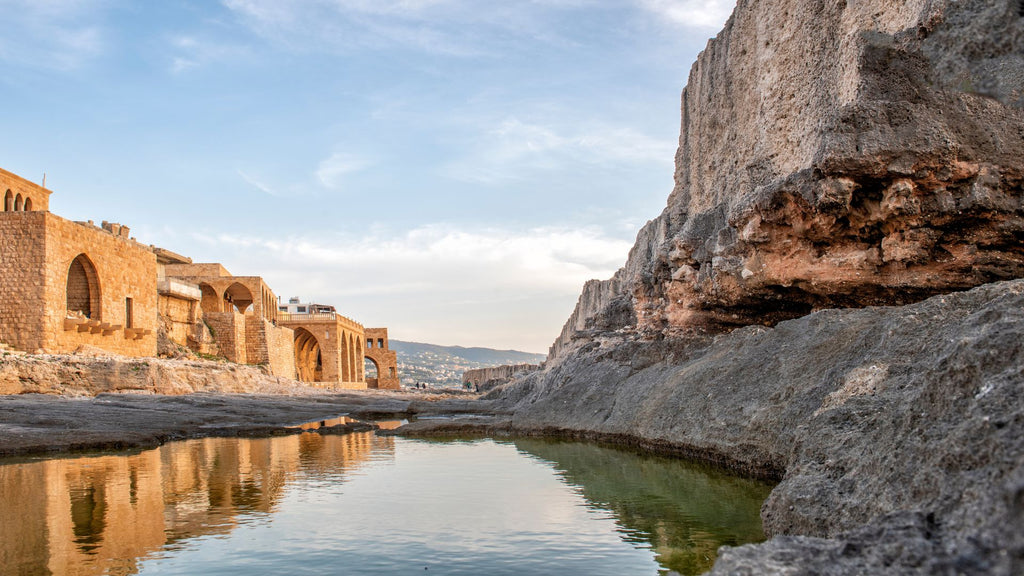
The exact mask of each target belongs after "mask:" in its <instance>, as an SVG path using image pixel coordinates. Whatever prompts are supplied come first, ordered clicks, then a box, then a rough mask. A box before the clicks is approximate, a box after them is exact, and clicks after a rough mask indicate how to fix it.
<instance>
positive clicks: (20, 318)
mask: <svg viewBox="0 0 1024 576" xmlns="http://www.w3.org/2000/svg"><path fill="white" fill-rule="evenodd" d="M44 218H45V215H44V214H43V213H42V212H3V213H0V281H2V282H0V343H4V344H9V345H11V346H14V347H15V348H18V349H21V350H26V351H28V352H34V351H36V350H38V349H41V348H42V347H43V344H44V336H43V334H44V331H45V329H46V326H45V325H44V323H43V321H42V317H43V310H42V303H43V302H44V301H45V299H46V295H45V294H46V286H45V284H44V280H45V269H46V248H45V241H44V240H43V235H42V231H43V229H44V227H45V224H44ZM64 309H65V306H64V305H63V304H62V305H61V308H60V310H61V311H63V310H64Z"/></svg>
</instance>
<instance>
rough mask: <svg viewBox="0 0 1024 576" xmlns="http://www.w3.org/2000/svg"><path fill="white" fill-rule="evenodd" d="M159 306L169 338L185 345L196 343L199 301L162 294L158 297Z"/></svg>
mask: <svg viewBox="0 0 1024 576" xmlns="http://www.w3.org/2000/svg"><path fill="white" fill-rule="evenodd" d="M157 308H158V313H159V315H160V319H161V320H162V321H163V324H164V329H165V330H166V331H167V336H168V338H170V339H171V340H173V341H174V342H175V343H177V344H179V345H181V346H185V347H189V345H190V344H194V343H195V341H196V335H195V330H196V322H197V321H199V318H198V316H199V314H198V311H199V303H198V302H196V301H195V300H186V299H184V298H177V297H175V296H165V295H162V294H161V295H159V296H158V298H157Z"/></svg>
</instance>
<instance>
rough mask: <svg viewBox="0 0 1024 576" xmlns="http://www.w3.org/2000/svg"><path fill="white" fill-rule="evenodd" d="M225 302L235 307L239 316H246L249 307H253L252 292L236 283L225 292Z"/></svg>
mask: <svg viewBox="0 0 1024 576" xmlns="http://www.w3.org/2000/svg"><path fill="white" fill-rule="evenodd" d="M224 300H226V301H227V302H229V303H230V304H231V305H232V306H234V307H235V308H236V309H237V310H238V313H239V314H245V311H246V310H248V309H249V306H252V302H253V299H252V292H250V291H249V289H248V288H246V287H245V286H243V285H242V284H239V283H238V282H235V283H234V284H232V285H231V286H228V289H227V290H225V291H224Z"/></svg>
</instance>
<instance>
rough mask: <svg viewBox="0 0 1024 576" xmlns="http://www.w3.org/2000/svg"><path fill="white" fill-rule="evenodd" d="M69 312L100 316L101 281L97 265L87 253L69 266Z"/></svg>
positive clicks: (80, 255) (96, 318) (90, 316)
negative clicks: (97, 272)
mask: <svg viewBox="0 0 1024 576" xmlns="http://www.w3.org/2000/svg"><path fill="white" fill-rule="evenodd" d="M65 293H66V295H67V305H68V312H70V313H79V314H82V315H83V316H85V317H86V318H91V319H93V320H99V318H100V301H101V300H100V281H99V275H98V274H96V266H95V265H93V263H92V260H90V259H89V257H88V256H86V255H85V254H79V255H78V256H76V257H75V259H74V260H72V261H71V265H70V266H68V280H67V285H66V289H65Z"/></svg>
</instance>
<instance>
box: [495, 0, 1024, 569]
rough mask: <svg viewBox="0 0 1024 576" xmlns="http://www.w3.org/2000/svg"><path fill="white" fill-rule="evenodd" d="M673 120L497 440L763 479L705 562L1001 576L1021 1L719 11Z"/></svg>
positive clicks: (509, 395) (1019, 508) (1015, 396)
mask: <svg viewBox="0 0 1024 576" xmlns="http://www.w3.org/2000/svg"><path fill="white" fill-rule="evenodd" d="M681 128H682V129H681V137H680V145H679V150H678V153H677V156H676V174H675V188H674V190H673V191H672V193H671V195H670V196H669V199H668V205H667V207H666V208H665V210H664V212H663V213H662V214H661V215H660V216H659V217H658V218H656V219H654V220H652V221H651V222H649V223H648V224H647V225H646V226H645V227H644V228H643V230H641V232H640V233H639V235H638V238H637V243H636V246H635V247H634V248H633V250H632V251H631V253H630V255H629V258H628V260H627V262H626V264H625V266H624V267H623V268H622V269H621V270H619V271H618V272H617V273H616V274H615V276H614V277H613V278H612V279H610V280H607V281H593V282H590V283H588V284H587V286H586V287H585V288H584V292H583V295H582V296H581V298H580V301H579V304H578V306H577V308H576V310H575V312H574V313H573V315H572V317H571V318H570V319H569V322H568V323H567V324H566V326H565V328H564V330H563V332H562V334H561V335H560V336H559V338H558V340H557V341H556V342H555V344H554V345H553V346H552V349H551V353H550V355H549V358H548V362H547V364H546V367H545V370H544V371H542V372H538V373H535V374H532V375H530V376H527V377H526V378H524V379H521V380H519V381H517V382H514V383H512V384H511V385H509V386H507V387H505V388H504V389H503V390H501V391H500V392H498V393H494V394H492V395H491V397H492V398H495V399H496V400H497V401H498V402H499V403H500V405H501V406H504V407H506V408H507V409H509V410H512V411H513V413H514V416H513V417H512V420H511V423H510V424H509V425H510V426H511V429H513V430H517V431H534V432H536V431H546V432H557V433H568V434H584V435H586V434H598V435H602V436H605V437H613V438H619V439H621V440H623V441H630V442H636V443H640V444H645V445H650V446H661V447H666V448H671V449H674V450H677V451H681V452H683V453H686V454H689V455H691V456H695V457H698V458H702V459H705V460H712V461H716V462H719V463H722V464H725V465H728V466H731V467H733V468H736V469H740V470H745V471H747V472H749V473H754V474H760V475H765V476H769V477H775V478H779V479H781V482H782V483H781V484H780V485H779V487H778V488H777V489H776V490H775V491H774V492H773V493H772V496H771V497H770V498H769V500H768V502H767V503H766V504H765V507H764V509H763V512H762V516H763V519H764V522H765V527H766V529H767V531H768V532H769V533H770V534H772V535H773V536H774V538H773V539H772V540H771V541H769V542H768V543H767V544H764V545H760V546H754V547H744V548H740V549H737V550H733V551H728V552H726V553H725V554H724V555H723V556H722V558H721V560H720V561H719V563H718V564H717V565H716V568H715V571H716V573H722V574H726V573H747V574H756V573H814V574H818V573H834V574H861V573H949V574H962V573H968V574H971V573H974V574H987V573H998V574H1012V573H1021V572H1022V571H1024V539H1022V536H1021V534H1024V412H1022V394H1024V356H1022V355H1021V354H1022V352H1021V350H1022V348H1024V347H1022V345H1021V342H1024V339H1022V337H1024V316H1022V312H1021V310H1022V307H1024V296H1022V294H1024V283H1022V282H1020V281H1011V282H1000V281H1003V280H1007V279H1012V278H1020V277H1024V242H1022V240H1024V4H1022V3H1021V2H1020V1H1018V0H987V1H985V0H957V1H954V0H907V1H904V2H896V1H893V0H863V1H857V2H851V1H842V0H838V1H814V2H806V1H798V0H740V1H739V3H738V6H737V7H736V10H735V12H734V14H733V16H732V17H731V18H730V20H729V22H728V23H727V25H726V27H725V29H724V30H723V31H722V32H721V33H720V34H719V35H718V36H717V37H716V38H715V39H713V40H712V41H710V42H709V43H708V46H707V48H706V50H705V51H704V52H703V53H702V54H701V56H700V57H699V58H698V60H697V62H696V64H695V65H694V66H693V69H692V71H691V73H690V77H689V82H688V84H687V87H686V89H685V90H684V92H683V96H682V127H681ZM972 287H979V288H975V289H974V290H970V289H971V288H972ZM965 290H970V291H967V292H961V291H965ZM915 303H916V304H915Z"/></svg>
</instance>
